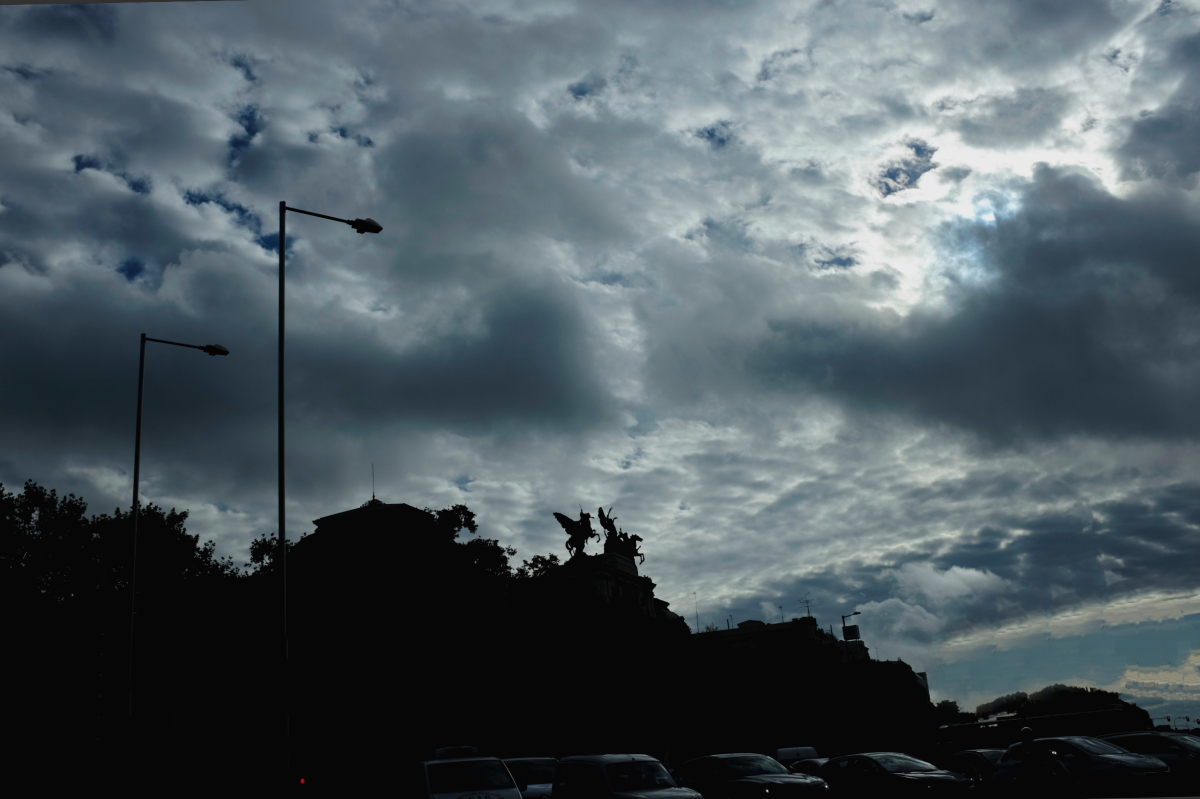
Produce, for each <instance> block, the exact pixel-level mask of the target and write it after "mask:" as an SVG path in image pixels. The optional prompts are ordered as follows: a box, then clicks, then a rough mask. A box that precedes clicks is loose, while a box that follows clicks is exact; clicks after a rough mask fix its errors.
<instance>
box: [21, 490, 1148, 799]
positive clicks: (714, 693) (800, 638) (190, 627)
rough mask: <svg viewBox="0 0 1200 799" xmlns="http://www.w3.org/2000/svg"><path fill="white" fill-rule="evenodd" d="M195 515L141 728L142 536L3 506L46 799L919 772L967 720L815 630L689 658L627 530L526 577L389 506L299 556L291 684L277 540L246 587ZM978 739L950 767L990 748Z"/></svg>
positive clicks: (146, 634) (528, 567)
mask: <svg viewBox="0 0 1200 799" xmlns="http://www.w3.org/2000/svg"><path fill="white" fill-rule="evenodd" d="M610 513H611V511H610ZM186 516H187V515H186V513H176V512H175V511H173V510H172V511H164V510H163V509H161V508H157V507H155V506H153V505H151V506H149V507H146V508H143V509H142V511H141V521H140V527H139V543H138V550H139V555H138V602H137V608H138V613H137V622H136V635H135V638H134V649H133V655H134V657H133V680H132V683H133V713H132V716H131V715H130V713H129V651H130V650H129V640H130V639H129V599H130V597H129V565H130V564H129V555H130V553H131V548H132V541H131V529H130V527H131V526H130V524H129V521H130V517H129V514H128V513H124V512H121V511H116V512H114V513H113V514H112V515H111V516H110V515H101V516H95V517H92V518H88V517H87V516H86V506H85V505H84V503H83V502H82V500H80V499H77V498H75V497H65V498H64V497H58V496H57V495H56V494H54V492H50V491H46V490H44V489H42V488H41V487H39V486H37V485H36V484H34V483H27V484H26V486H25V489H24V492H23V493H22V494H19V495H14V494H12V493H9V492H5V491H4V490H3V489H2V488H0V558H2V562H0V567H2V568H3V570H4V576H3V580H2V585H3V588H2V590H3V591H4V599H5V608H6V612H7V620H8V622H9V623H8V625H6V636H7V640H6V641H5V643H6V647H5V649H6V651H7V652H8V653H9V656H8V658H7V662H8V665H9V673H10V675H11V686H12V691H11V693H12V696H13V697H14V700H13V702H12V708H13V711H12V713H11V716H10V717H11V719H12V720H13V726H12V730H13V734H11V735H10V736H9V738H10V739H11V740H13V741H14V742H15V743H14V745H13V749H12V751H10V752H9V753H8V754H9V756H10V758H11V760H10V762H11V763H13V764H16V765H15V768H16V769H17V770H18V771H20V772H21V774H22V781H23V782H24V781H25V780H24V777H25V776H26V775H29V776H35V777H36V779H37V780H38V783H39V784H41V785H44V786H45V787H46V790H47V791H51V790H56V789H59V788H61V787H64V786H68V785H70V786H73V787H83V788H89V789H92V790H94V789H95V788H96V787H98V786H114V785H115V786H121V787H122V788H123V789H126V790H128V791H130V792H134V793H137V794H140V793H144V792H150V791H156V792H162V791H170V792H178V791H180V790H189V789H200V788H203V789H212V790H231V789H234V790H238V791H242V790H257V789H261V790H269V791H272V792H274V791H277V790H278V789H280V788H281V787H282V788H283V789H284V790H297V791H303V792H306V793H322V792H328V793H330V794H339V795H340V794H345V793H346V792H347V791H355V790H380V791H390V792H392V793H395V791H396V789H397V786H399V785H402V784H405V780H406V779H408V776H406V775H411V774H412V773H413V771H412V769H413V765H414V764H419V763H420V761H422V760H427V759H430V758H432V756H433V751H434V749H436V748H438V747H445V746H455V745H463V744H466V745H471V746H475V747H478V749H479V751H480V752H482V753H486V754H489V755H495V756H498V757H524V756H549V757H563V756H567V755H577V754H587V753H598V752H617V751H620V752H642V753H646V754H648V755H651V756H654V757H657V758H659V759H660V760H662V762H663V763H664V765H666V766H667V767H668V768H672V767H675V766H677V765H680V764H682V763H684V762H685V761H687V760H691V759H692V758H694V757H699V756H703V755H709V754H715V753H722V752H763V753H774V752H775V750H776V749H777V748H778V747H781V746H797V745H806V746H807V745H815V746H819V747H822V749H821V751H822V754H824V753H825V752H827V751H828V752H848V751H907V752H911V753H913V754H920V752H918V751H914V749H915V748H920V747H924V748H925V749H932V748H936V747H937V745H938V743H939V741H938V736H939V732H938V727H939V726H940V725H941V724H946V723H952V722H955V721H959V720H961V716H962V714H960V713H959V711H958V708H957V706H952V707H951V705H953V703H950V704H949V705H947V704H946V703H943V704H942V705H940V706H939V707H937V708H935V707H934V706H933V705H931V704H930V702H929V699H928V693H927V691H926V690H925V689H924V687H923V686H922V685H921V683H920V681H919V680H917V679H916V676H915V675H914V674H913V672H912V669H911V668H910V667H908V666H907V665H906V664H903V663H899V662H880V661H873V660H871V659H870V658H869V657H865V650H864V652H863V656H862V657H858V658H850V657H848V656H847V652H848V651H850V650H848V648H847V647H846V646H845V645H844V644H842V643H840V642H838V641H836V640H835V639H834V638H833V636H831V635H828V634H826V633H824V632H823V631H821V630H820V628H819V627H818V625H817V623H816V620H815V619H812V618H811V617H808V618H807V619H801V620H797V621H793V622H788V623H786V624H779V625H762V624H761V623H760V625H759V626H758V627H754V626H749V627H747V628H745V630H743V631H740V632H739V631H729V632H726V631H721V632H719V633H705V634H701V635H691V634H690V631H689V629H688V627H687V625H686V624H685V623H684V622H683V620H682V619H681V618H680V617H679V616H676V615H675V614H673V613H669V612H668V611H667V609H666V605H665V603H662V602H661V601H660V600H655V599H653V598H652V597H651V599H650V600H647V595H646V594H645V593H644V591H650V590H652V587H653V583H651V582H649V580H648V578H645V577H644V576H642V575H640V574H638V570H637V567H638V566H639V565H641V563H640V555H641V553H640V552H638V551H637V550H636V549H631V548H630V547H629V545H628V544H627V543H625V541H624V540H623V539H622V538H621V537H620V536H621V534H622V533H621V531H617V533H616V536H617V538H616V539H615V540H616V541H617V545H616V547H615V550H616V551H608V550H610V549H614V548H613V547H608V546H606V547H605V549H606V551H605V552H603V553H598V554H595V555H588V554H586V553H584V552H583V551H582V547H579V548H578V549H577V550H575V551H576V553H577V554H575V556H574V557H572V558H570V559H568V560H567V561H565V562H559V561H558V559H557V557H556V556H553V555H548V556H535V557H534V558H533V559H532V560H531V561H526V562H524V564H523V565H522V566H521V567H519V568H513V565H512V563H511V562H510V560H511V559H512V557H513V556H514V555H515V554H516V553H515V551H514V550H512V549H510V548H505V547H502V546H501V545H499V544H498V543H497V542H495V541H491V540H488V539H483V538H480V537H478V535H477V534H475V531H476V529H477V527H476V525H475V521H474V514H473V513H471V511H470V510H468V509H467V508H466V507H465V506H461V505H460V506H455V507H453V508H447V509H445V510H441V511H429V510H419V509H417V508H414V507H411V506H408V505H404V504H384V503H380V502H371V503H367V504H366V505H364V506H363V507H362V508H358V509H354V510H352V511H347V512H345V513H341V514H335V515H334V516H330V517H327V518H325V519H322V520H318V521H319V524H318V526H317V530H316V532H314V533H312V534H310V535H308V536H306V537H305V538H303V539H302V540H300V541H298V542H296V543H295V544H294V545H292V546H291V548H290V551H289V553H288V569H287V574H288V586H287V591H288V628H289V652H288V660H287V663H286V668H285V664H284V659H283V635H282V632H283V620H282V595H283V587H282V585H281V584H280V574H279V570H278V569H277V568H276V563H275V555H276V554H277V553H276V549H275V548H274V546H273V545H272V543H271V541H270V539H269V538H265V537H264V538H262V539H259V541H257V542H255V544H254V546H253V547H252V554H253V558H252V563H251V564H250V565H249V567H248V568H244V569H238V568H236V567H235V565H234V564H233V563H232V562H229V561H227V560H226V561H222V560H219V559H217V558H215V557H214V553H213V549H212V546H211V545H207V546H201V545H200V544H199V541H198V538H197V537H194V536H190V535H188V534H187V532H186V529H185V526H184V525H185V522H186ZM612 520H613V517H611V516H610V515H605V516H604V517H602V521H603V523H604V524H603V526H604V528H605V531H606V532H608V533H609V534H610V540H611V539H612V535H613V534H612V532H611V531H610V530H609V529H608V528H609V526H610V524H611V522H612ZM576 524H578V523H576ZM570 533H571V534H572V535H573V536H581V535H583V531H582V530H575V531H570ZM629 540H632V538H630V539H629ZM583 542H584V543H586V539H583ZM634 543H635V544H636V542H634ZM634 555H638V556H639V561H635V560H634V557H633V556H634ZM651 555H653V553H652V552H651ZM605 575H607V576H605ZM622 575H623V576H622ZM601 578H603V579H604V580H609V582H608V583H605V584H606V585H609V586H610V589H606V590H608V593H607V594H606V593H603V592H601V591H599V590H598V588H597V586H598V585H599V584H600V583H601V582H603V580H602V579H601ZM613 586H615V588H614V587H613ZM639 586H640V587H641V588H639ZM646 586H649V588H646ZM626 589H630V590H629V591H626ZM634 589H637V590H634ZM643 589H644V590H643ZM639 592H641V593H639ZM285 686H286V691H285V690H284V688H285ZM1137 713H1141V714H1142V715H1145V714H1144V711H1137ZM285 714H286V716H285ZM285 717H286V718H287V722H286V726H285ZM1122 723H1124V722H1122ZM1130 723H1133V724H1140V723H1142V721H1141V719H1140V717H1138V718H1137V719H1133V718H1132V717H1131V719H1130ZM1145 724H1146V726H1148V717H1147V718H1146V719H1145ZM1132 728H1134V729H1136V728H1137V727H1136V726H1135V727H1132ZM964 729H966V728H964ZM970 729H971V730H973V731H974V732H975V733H978V735H979V736H980V741H981V742H980V743H979V744H978V745H980V746H983V745H991V744H989V743H987V742H986V741H983V738H984V737H986V735H988V734H991V733H990V732H989V730H987V729H982V728H980V729H976V728H974V727H971V728H970ZM1104 731H1105V732H1110V731H1111V732H1116V731H1118V730H1109V729H1106V730H1104ZM1079 732H1081V733H1082V734H1092V733H1091V732H1087V731H1079ZM1048 734H1057V733H1048ZM942 737H945V736H944V734H943V735H942ZM957 740H958V739H956V741H957ZM962 740H963V741H965V740H966V738H965V737H962ZM956 741H951V742H943V748H947V747H949V748H953V746H955V745H957V746H958V748H960V749H963V748H969V746H967V745H959V743H957V742H956ZM1007 743H1011V741H1007V742H1005V744H1004V745H1007ZM301 779H304V781H305V782H304V784H303V786H301V783H300V780H301Z"/></svg>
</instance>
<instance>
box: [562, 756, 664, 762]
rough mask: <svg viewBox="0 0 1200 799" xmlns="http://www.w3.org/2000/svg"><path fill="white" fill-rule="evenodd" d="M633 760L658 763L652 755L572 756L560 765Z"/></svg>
mask: <svg viewBox="0 0 1200 799" xmlns="http://www.w3.org/2000/svg"><path fill="white" fill-rule="evenodd" d="M631 760H639V761H643V762H654V763H657V762H658V758H656V757H650V755H571V756H570V757H564V758H563V759H562V760H560V761H558V762H559V763H628V762H629V761H631Z"/></svg>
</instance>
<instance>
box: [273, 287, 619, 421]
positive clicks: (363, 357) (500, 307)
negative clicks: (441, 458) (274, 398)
mask: <svg viewBox="0 0 1200 799" xmlns="http://www.w3.org/2000/svg"><path fill="white" fill-rule="evenodd" d="M477 303H478V304H479V305H480V306H482V307H481V308H480V309H479V310H480V313H481V317H482V328H483V331H482V332H481V333H475V334H472V333H470V332H466V331H456V332H453V333H451V334H449V335H448V336H446V337H445V338H440V339H437V340H434V341H430V342H427V343H425V344H422V345H420V346H417V347H414V348H412V349H411V350H407V351H405V352H401V353H398V354H389V353H388V352H386V351H385V350H382V349H381V348H380V347H379V346H378V345H374V346H372V345H371V344H370V343H368V342H364V341H359V342H351V341H341V342H339V341H337V340H330V339H325V338H316V339H313V340H312V342H311V344H310V345H309V346H311V348H312V350H311V355H310V356H309V357H308V358H305V356H304V355H303V354H298V356H297V357H298V358H305V359H304V360H302V361H301V362H300V363H299V364H298V365H297V366H296V367H295V374H296V379H297V381H298V382H299V384H300V385H299V386H298V389H297V391H298V394H299V395H300V396H303V397H306V399H305V403H306V405H308V406H310V411H311V412H312V413H319V415H320V416H321V417H322V418H324V419H327V420H329V421H331V422H333V421H336V420H344V421H347V422H352V423H355V424H358V423H363V424H368V423H369V424H379V423H387V422H389V421H392V420H396V419H404V420H405V422H406V424H410V425H416V426H425V425H437V426H439V427H445V428H447V429H449V430H454V431H458V432H462V433H466V432H485V431H491V430H500V429H509V428H512V427H513V426H514V424H516V425H519V426H521V427H525V428H541V429H545V430H548V431H549V430H556V431H559V432H579V431H582V430H584V429H587V428H589V427H594V426H596V425H598V424H601V423H607V422H611V418H609V417H610V416H611V414H612V413H613V411H614V406H613V405H612V402H611V400H610V399H609V397H608V393H607V391H606V389H605V388H604V386H603V384H602V382H601V381H600V380H599V379H598V378H599V375H598V374H596V372H595V362H594V358H593V356H592V353H591V352H590V351H589V348H588V346H587V338H588V331H587V327H586V324H585V323H584V322H583V318H584V316H583V314H582V312H581V311H582V309H581V308H580V307H579V306H578V304H577V302H576V301H575V299H574V298H573V297H572V294H571V293H570V292H568V291H564V290H561V289H558V290H556V289H554V288H553V287H552V285H543V286H525V287H512V288H505V289H500V290H498V291H497V292H495V293H482V294H481V295H480V296H478V297H477ZM314 332H315V331H314Z"/></svg>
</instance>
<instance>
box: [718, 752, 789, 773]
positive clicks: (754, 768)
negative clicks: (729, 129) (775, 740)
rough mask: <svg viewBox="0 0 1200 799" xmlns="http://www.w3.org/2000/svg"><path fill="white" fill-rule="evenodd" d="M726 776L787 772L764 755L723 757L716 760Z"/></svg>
mask: <svg viewBox="0 0 1200 799" xmlns="http://www.w3.org/2000/svg"><path fill="white" fill-rule="evenodd" d="M717 762H718V763H720V765H721V768H722V770H724V771H725V772H726V773H727V774H728V776H736V777H753V776H755V775H756V774H787V773H788V770H787V769H785V768H784V767H783V766H782V765H780V764H779V763H778V762H777V761H775V760H773V759H772V758H769V757H766V756H765V755H746V756H745V757H723V758H721V759H720V760H718V761H717Z"/></svg>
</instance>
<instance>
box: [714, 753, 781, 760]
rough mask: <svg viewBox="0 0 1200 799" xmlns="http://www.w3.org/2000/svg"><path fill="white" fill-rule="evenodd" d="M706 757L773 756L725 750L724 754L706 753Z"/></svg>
mask: <svg viewBox="0 0 1200 799" xmlns="http://www.w3.org/2000/svg"><path fill="white" fill-rule="evenodd" d="M704 757H771V756H770V755H764V754H760V753H758V752H725V753H724V754H720V755H705V756H704ZM696 759H697V760H703V759H704V758H702V757H698V758H696ZM771 759H772V760H774V759H775V758H771Z"/></svg>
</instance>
